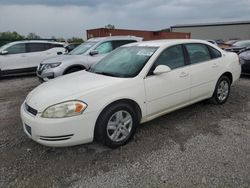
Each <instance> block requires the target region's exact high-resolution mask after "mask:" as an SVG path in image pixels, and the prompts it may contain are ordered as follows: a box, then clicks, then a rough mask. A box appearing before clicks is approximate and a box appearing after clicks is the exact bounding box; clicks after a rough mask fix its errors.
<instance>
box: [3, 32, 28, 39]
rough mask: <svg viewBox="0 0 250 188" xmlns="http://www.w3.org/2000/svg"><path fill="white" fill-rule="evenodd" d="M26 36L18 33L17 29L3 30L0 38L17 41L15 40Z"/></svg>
mask: <svg viewBox="0 0 250 188" xmlns="http://www.w3.org/2000/svg"><path fill="white" fill-rule="evenodd" d="M22 39H24V36H22V35H20V34H18V33H17V32H16V31H13V32H10V31H6V32H2V33H0V40H8V41H15V40H22Z"/></svg>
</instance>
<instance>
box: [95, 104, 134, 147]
mask: <svg viewBox="0 0 250 188" xmlns="http://www.w3.org/2000/svg"><path fill="white" fill-rule="evenodd" d="M137 125H138V117H137V115H136V112H135V111H134V109H133V108H132V107H131V106H130V105H129V104H127V103H117V104H114V105H111V106H110V107H108V108H107V109H105V110H104V111H103V112H102V113H101V114H100V116H99V118H98V120H97V124H96V129H95V139H96V140H97V141H100V142H102V143H103V144H104V145H106V146H108V147H110V148H116V147H119V146H122V145H124V144H126V143H127V142H128V141H129V140H130V139H131V138H132V137H133V135H134V133H135V129H136V127H137Z"/></svg>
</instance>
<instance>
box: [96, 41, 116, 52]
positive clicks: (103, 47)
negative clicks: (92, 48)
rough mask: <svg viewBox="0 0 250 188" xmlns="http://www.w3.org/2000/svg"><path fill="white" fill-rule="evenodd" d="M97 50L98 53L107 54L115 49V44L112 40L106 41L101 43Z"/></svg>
mask: <svg viewBox="0 0 250 188" xmlns="http://www.w3.org/2000/svg"><path fill="white" fill-rule="evenodd" d="M96 50H97V51H98V54H106V53H109V52H111V51H112V50H113V46H112V43H111V42H104V43H102V44H100V45H99V46H98V47H97V48H96Z"/></svg>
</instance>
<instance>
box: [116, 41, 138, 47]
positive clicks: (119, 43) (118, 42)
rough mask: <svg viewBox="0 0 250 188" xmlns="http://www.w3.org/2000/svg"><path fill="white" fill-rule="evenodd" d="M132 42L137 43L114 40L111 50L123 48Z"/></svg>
mask: <svg viewBox="0 0 250 188" xmlns="http://www.w3.org/2000/svg"><path fill="white" fill-rule="evenodd" d="M132 42H137V41H135V40H116V41H113V48H114V49H116V48H118V47H120V46H123V45H125V44H129V43H132Z"/></svg>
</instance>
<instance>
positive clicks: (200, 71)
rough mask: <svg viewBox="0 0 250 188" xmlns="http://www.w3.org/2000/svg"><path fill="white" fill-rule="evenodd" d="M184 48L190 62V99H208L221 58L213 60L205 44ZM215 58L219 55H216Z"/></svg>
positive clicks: (216, 77) (187, 45)
mask: <svg viewBox="0 0 250 188" xmlns="http://www.w3.org/2000/svg"><path fill="white" fill-rule="evenodd" d="M185 48H186V50H187V53H188V56H189V60H190V66H189V68H190V75H191V90H190V99H191V100H200V99H203V98H208V97H209V96H211V95H212V93H213V91H214V87H215V83H216V82H217V79H218V75H219V72H220V66H221V65H220V64H221V63H220V61H221V58H214V57H213V55H212V53H213V52H212V51H211V49H210V48H209V46H207V45H206V44H201V43H192V44H185ZM211 48H212V47H211ZM214 50H215V49H214ZM217 51H218V50H217ZM219 53H220V52H219ZM217 56H221V55H219V54H217ZM215 57H216V56H215Z"/></svg>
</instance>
